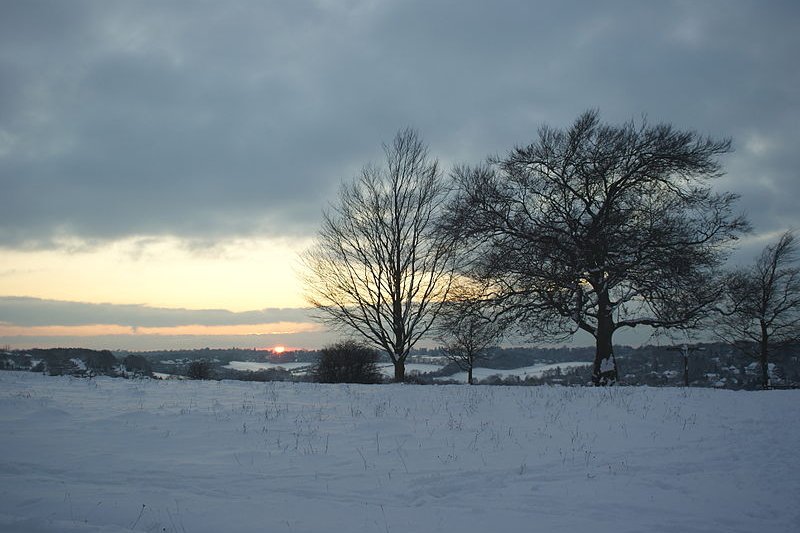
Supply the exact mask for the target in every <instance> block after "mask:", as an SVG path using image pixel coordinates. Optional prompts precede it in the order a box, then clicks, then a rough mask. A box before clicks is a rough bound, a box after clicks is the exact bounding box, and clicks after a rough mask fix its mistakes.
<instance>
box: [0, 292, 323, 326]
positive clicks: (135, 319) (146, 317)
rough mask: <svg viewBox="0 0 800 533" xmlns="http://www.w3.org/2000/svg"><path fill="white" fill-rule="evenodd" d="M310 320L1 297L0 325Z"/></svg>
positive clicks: (300, 312) (303, 315)
mask: <svg viewBox="0 0 800 533" xmlns="http://www.w3.org/2000/svg"><path fill="white" fill-rule="evenodd" d="M309 321H311V316H310V310H308V309H300V308H292V309H260V310H257V311H242V312H235V311H228V310H224V309H171V308H162V307H150V306H146V305H126V304H108V303H101V304H97V303H83V302H70V301H63V300H45V299H39V298H28V297H14V296H0V323H4V324H9V325H14V326H23V327H29V326H83V325H93V324H110V325H118V326H126V327H130V328H133V329H135V328H139V327H142V328H144V327H170V326H187V325H200V326H228V325H239V324H270V323H275V322H309Z"/></svg>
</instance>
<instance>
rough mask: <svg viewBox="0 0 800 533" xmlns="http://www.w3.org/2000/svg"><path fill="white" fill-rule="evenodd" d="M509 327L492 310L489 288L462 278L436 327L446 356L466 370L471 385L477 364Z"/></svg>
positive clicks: (453, 290) (443, 308)
mask: <svg viewBox="0 0 800 533" xmlns="http://www.w3.org/2000/svg"><path fill="white" fill-rule="evenodd" d="M506 327H507V324H506V322H504V321H503V319H502V318H501V317H497V316H496V315H495V314H494V313H492V310H491V307H490V302H489V300H488V299H487V293H486V288H485V287H479V286H478V284H477V283H463V282H462V283H460V284H459V285H458V286H457V287H455V288H453V289H452V290H451V295H450V298H449V299H448V302H447V304H446V305H444V306H443V307H442V310H441V313H440V315H439V320H438V324H437V328H436V329H437V332H438V336H439V340H440V341H441V342H442V352H443V354H444V356H445V357H446V358H447V359H448V360H450V361H452V362H453V363H455V364H456V365H457V366H458V368H459V369H461V370H462V371H464V372H466V373H467V383H469V384H470V385H472V384H473V376H472V373H473V372H472V371H473V369H474V368H475V364H476V363H477V362H478V361H481V360H483V359H485V358H486V357H487V356H488V355H489V351H490V349H491V348H492V347H493V346H496V345H497V343H498V342H500V340H501V339H502V337H503V333H504V331H505V328H506Z"/></svg>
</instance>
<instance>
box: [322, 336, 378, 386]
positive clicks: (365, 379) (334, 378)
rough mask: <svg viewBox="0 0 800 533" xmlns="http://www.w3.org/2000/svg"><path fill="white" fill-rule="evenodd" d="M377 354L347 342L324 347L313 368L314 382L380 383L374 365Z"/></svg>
mask: <svg viewBox="0 0 800 533" xmlns="http://www.w3.org/2000/svg"><path fill="white" fill-rule="evenodd" d="M377 361H378V352H376V351H375V350H374V349H372V348H370V347H369V346H365V345H363V344H360V343H358V342H356V341H352V340H347V341H342V342H338V343H336V344H332V345H330V346H326V347H325V348H323V349H322V350H321V351H320V356H319V361H318V362H317V366H316V367H314V370H313V376H314V381H319V382H321V383H380V382H381V374H380V372H379V371H378V367H377V365H376V363H377Z"/></svg>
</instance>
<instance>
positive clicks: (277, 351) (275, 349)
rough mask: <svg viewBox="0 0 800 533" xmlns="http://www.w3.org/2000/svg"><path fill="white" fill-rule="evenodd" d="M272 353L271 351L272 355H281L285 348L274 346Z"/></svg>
mask: <svg viewBox="0 0 800 533" xmlns="http://www.w3.org/2000/svg"><path fill="white" fill-rule="evenodd" d="M272 351H273V352H274V353H283V352H285V351H286V347H285V346H276V347H274V348H273V349H272Z"/></svg>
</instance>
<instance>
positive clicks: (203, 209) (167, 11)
mask: <svg viewBox="0 0 800 533" xmlns="http://www.w3.org/2000/svg"><path fill="white" fill-rule="evenodd" d="M798 26H800V6H798V4H797V3H796V2H791V1H786V2H779V1H778V2H770V3H768V4H764V3H760V2H754V1H735V2H705V3H685V2H659V3H658V4H653V3H630V2H610V3H607V2H604V3H602V5H601V4H595V3H590V2H552V3H541V2H536V3H533V2H527V1H524V2H523V1H513V0H503V1H498V2H491V3H486V2H423V1H402V2H400V1H392V2H374V1H367V0H365V1H358V0H351V1H345V2H329V1H323V0H319V1H317V2H261V1H254V2H236V3H228V2H208V3H193V4H192V5H191V6H189V5H187V4H186V3H183V2H158V3H138V2H136V3H130V2H115V1H109V2H90V1H75V2H40V1H31V0H24V1H11V2H4V3H3V5H2V6H1V7H0V183H2V189H3V194H0V245H1V246H5V247H57V246H63V243H64V242H65V240H69V239H79V240H82V241H85V242H90V243H92V242H95V243H102V242H105V241H109V240H114V239H118V238H123V237H127V236H131V235H175V236H178V237H180V238H184V239H187V240H191V239H195V240H196V239H201V240H203V241H215V240H224V239H227V238H231V237H233V236H236V237H247V236H251V235H290V236H291V235H309V234H311V233H313V231H314V230H315V228H316V225H317V222H318V219H319V211H320V209H321V208H322V207H323V206H324V204H325V202H326V201H328V200H329V199H331V198H332V196H333V192H334V191H335V189H336V187H337V185H338V183H339V181H340V180H341V179H347V178H349V177H350V176H352V175H353V174H354V173H355V172H356V171H357V169H358V168H359V167H360V166H361V165H363V164H365V163H366V162H367V161H369V160H371V159H377V158H379V157H380V142H381V141H385V140H388V139H390V138H391V136H392V135H393V133H394V131H395V130H397V129H398V128H399V127H402V126H405V125H411V126H414V127H416V128H418V129H419V130H420V131H421V132H422V134H423V135H424V137H425V138H426V140H427V141H428V142H429V143H430V145H431V150H432V153H433V154H435V155H437V156H439V157H440V158H441V159H442V160H443V162H444V163H446V164H449V163H455V162H469V163H472V162H477V161H478V160H480V159H482V158H483V157H484V156H485V155H487V154H490V153H495V152H502V151H505V150H507V149H510V148H511V147H512V146H513V145H515V144H521V143H525V142H527V141H529V140H530V139H531V138H532V137H533V135H534V133H535V130H536V128H537V127H538V126H539V125H540V124H541V123H542V122H548V123H550V124H553V125H557V126H566V125H568V124H569V123H570V122H571V121H572V119H573V118H574V117H575V116H576V115H577V114H578V113H579V112H580V111H582V110H583V109H585V108H588V107H598V108H600V110H601V111H602V113H603V116H604V118H606V119H607V120H609V121H612V122H618V121H623V120H627V119H630V118H632V117H639V116H641V114H643V113H646V114H648V116H649V117H650V119H651V120H652V121H660V120H666V121H670V122H673V123H675V124H676V125H677V126H679V127H682V128H689V129H697V130H699V131H701V132H704V133H709V134H712V135H717V136H731V137H733V139H734V143H735V146H736V149H737V151H736V153H735V154H734V155H732V156H730V157H728V158H727V159H726V161H725V163H726V167H727V169H728V171H729V174H728V177H727V178H726V179H725V181H724V182H723V183H722V185H723V186H724V187H726V188H728V189H731V190H734V191H737V192H740V193H741V194H742V195H743V199H742V203H741V205H742V208H743V209H745V210H746V211H747V212H748V213H749V215H750V217H751V218H752V220H753V222H754V224H755V226H756V229H757V230H759V231H773V230H775V229H780V228H785V227H789V226H795V227H797V226H800V218H798V215H797V210H796V208H795V201H796V200H795V199H796V198H797V197H798V193H800V179H798V176H797V170H796V169H797V168H800V150H798V140H797V135H796V131H797V124H798V123H800V103H799V98H798V95H797V87H798V86H800V69H797V67H796V61H797V58H796V54H797V50H800V34H799V33H798V32H797V31H796V29H797V27H798Z"/></svg>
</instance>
